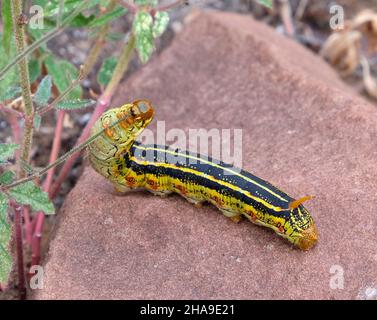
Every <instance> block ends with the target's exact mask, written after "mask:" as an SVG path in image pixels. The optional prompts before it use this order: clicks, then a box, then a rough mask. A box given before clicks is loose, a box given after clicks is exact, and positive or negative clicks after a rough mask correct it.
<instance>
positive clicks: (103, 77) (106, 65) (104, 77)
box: [97, 57, 117, 87]
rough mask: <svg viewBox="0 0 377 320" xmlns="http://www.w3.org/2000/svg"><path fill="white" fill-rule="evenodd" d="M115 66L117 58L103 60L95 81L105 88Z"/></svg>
mask: <svg viewBox="0 0 377 320" xmlns="http://www.w3.org/2000/svg"><path fill="white" fill-rule="evenodd" d="M116 64H117V58H115V57H108V58H106V59H104V60H103V63H102V66H101V69H100V70H99V72H98V76H97V81H98V83H99V84H100V85H102V86H104V87H105V86H106V85H107V84H108V83H109V81H110V79H111V76H112V75H113V72H114V69H115V66H116Z"/></svg>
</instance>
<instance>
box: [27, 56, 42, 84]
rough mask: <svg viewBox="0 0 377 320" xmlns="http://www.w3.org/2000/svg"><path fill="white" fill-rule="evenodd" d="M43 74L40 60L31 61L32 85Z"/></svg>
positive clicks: (30, 74) (30, 76) (30, 75)
mask: <svg viewBox="0 0 377 320" xmlns="http://www.w3.org/2000/svg"><path fill="white" fill-rule="evenodd" d="M40 74H41V63H40V61H39V60H38V59H33V58H32V59H30V60H29V78H30V83H33V82H34V81H35V80H37V79H38V77H39V75H40Z"/></svg>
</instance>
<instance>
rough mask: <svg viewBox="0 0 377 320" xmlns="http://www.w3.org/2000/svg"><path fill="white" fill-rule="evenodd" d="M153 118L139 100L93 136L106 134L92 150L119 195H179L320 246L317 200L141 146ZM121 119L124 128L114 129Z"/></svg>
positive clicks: (304, 245)
mask: <svg viewBox="0 0 377 320" xmlns="http://www.w3.org/2000/svg"><path fill="white" fill-rule="evenodd" d="M153 114H154V110H153V107H152V105H151V103H150V102H149V101H147V100H137V101H135V102H133V103H131V104H126V105H124V106H122V107H120V108H115V109H112V110H109V111H107V112H105V113H104V114H103V115H102V116H101V118H100V119H98V120H97V122H96V123H95V125H94V126H93V128H92V134H94V133H96V132H98V131H99V130H103V129H104V128H105V131H104V134H102V135H101V136H100V137H99V138H97V139H96V140H94V141H93V142H92V143H91V144H90V145H89V146H88V150H89V159H90V163H91V165H92V166H93V168H94V169H95V170H96V171H97V172H98V173H100V174H101V175H103V176H104V177H106V178H108V179H109V180H110V181H111V182H112V183H113V184H114V186H115V188H116V189H117V190H118V191H128V190H130V189H139V188H141V189H146V190H149V191H150V192H152V193H154V194H157V195H162V196H164V195H167V194H169V193H172V192H174V193H178V194H180V195H181V196H183V197H184V198H186V199H187V200H188V201H190V202H192V203H194V204H196V205H197V206H200V204H202V203H203V202H210V203H212V204H213V205H215V206H216V207H217V208H219V209H220V210H221V212H222V213H223V214H224V215H225V216H227V217H229V218H230V219H232V220H233V221H234V222H238V221H239V220H240V219H241V218H242V217H243V216H244V217H246V218H247V219H248V220H250V221H251V222H253V223H255V224H258V225H261V226H265V227H268V228H270V229H272V230H274V231H275V232H276V233H277V234H278V235H280V236H282V237H284V238H286V239H287V240H288V241H289V242H291V243H293V244H294V245H296V246H297V247H298V248H300V249H302V250H308V249H310V248H311V247H312V246H314V245H315V244H316V242H317V229H316V225H315V223H314V221H313V218H312V217H311V215H310V213H309V212H308V210H307V209H306V208H305V207H304V206H303V205H302V203H303V202H304V201H307V200H309V199H310V198H311V197H308V196H306V197H303V198H300V199H298V200H295V199H293V198H292V197H290V196H288V195H287V194H286V193H285V192H283V191H281V190H279V189H278V188H276V187H275V186H273V185H272V184H270V183H269V182H267V181H265V180H263V179H261V178H258V177H256V176H255V175H253V174H251V173H249V172H247V171H244V170H235V169H234V168H233V167H232V166H230V165H228V164H226V163H223V162H221V161H214V160H213V159H211V158H210V157H204V156H201V155H200V154H195V153H191V152H189V151H180V150H172V149H170V148H169V147H167V146H158V145H145V144H141V143H139V142H137V141H135V139H136V137H137V136H138V135H139V134H140V133H141V132H142V131H143V129H144V128H145V127H146V126H147V125H148V124H149V123H150V122H151V120H152V118H153ZM121 118H124V120H122V121H121V122H120V123H119V125H116V126H114V127H110V125H111V123H114V122H116V121H119V119H121Z"/></svg>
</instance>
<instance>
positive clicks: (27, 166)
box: [19, 159, 34, 174]
mask: <svg viewBox="0 0 377 320" xmlns="http://www.w3.org/2000/svg"><path fill="white" fill-rule="evenodd" d="M19 162H20V166H21V169H22V170H23V171H25V172H26V173H27V174H33V173H34V169H33V167H32V166H31V165H30V164H28V163H27V162H26V161H25V160H23V159H20V160H19Z"/></svg>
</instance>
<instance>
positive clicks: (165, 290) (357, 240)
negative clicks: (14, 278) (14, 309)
mask: <svg viewBox="0 0 377 320" xmlns="http://www.w3.org/2000/svg"><path fill="white" fill-rule="evenodd" d="M136 98H148V99H150V100H151V101H152V102H153V103H154V105H155V106H156V120H165V121H166V129H167V130H168V129H170V128H182V129H184V130H185V131H186V132H187V131H188V128H219V129H221V128H231V129H234V128H242V129H243V163H244V168H245V169H246V170H249V171H251V172H253V173H255V174H256V175H258V176H261V177H263V178H265V179H267V180H269V181H271V182H272V183H274V184H276V185H277V186H279V187H280V188H281V189H283V190H285V191H286V192H288V193H289V194H291V195H292V196H294V197H299V196H302V195H305V194H313V195H316V198H315V199H314V200H312V201H310V202H308V203H307V205H306V207H307V208H308V209H309V210H310V211H311V213H312V215H313V217H314V219H315V221H316V223H317V225H318V229H319V243H318V245H317V246H316V247H315V248H313V249H312V250H310V251H308V252H302V251H300V250H297V249H295V248H293V247H292V246H290V245H289V244H288V242H286V241H285V240H283V239H281V238H279V237H277V236H276V234H274V233H273V232H270V231H269V230H267V229H265V228H261V227H257V226H255V225H253V224H251V223H249V222H247V221H244V222H242V223H240V224H234V223H232V222H231V221H230V220H229V219H227V218H225V217H224V216H223V215H221V214H220V212H219V211H218V210H217V209H215V208H214V207H212V206H205V207H204V208H202V209H198V208H196V207H194V206H193V205H191V204H190V203H188V202H187V201H185V200H184V199H182V198H180V197H179V196H170V197H168V198H167V199H161V198H159V197H155V196H153V195H150V194H148V193H142V192H140V193H132V194H127V195H124V196H119V195H116V194H115V192H114V191H113V189H112V187H111V185H110V183H109V182H107V181H106V180H105V179H103V178H102V177H100V176H99V175H98V174H96V173H95V172H94V171H93V170H92V169H91V168H87V170H86V171H85V173H84V174H83V176H82V177H81V179H80V181H79V182H78V184H77V186H76V187H75V188H74V190H73V191H72V192H71V193H70V195H69V196H68V197H67V200H66V202H65V205H64V207H63V209H62V210H61V211H60V212H59V215H60V217H61V220H60V223H59V224H58V227H57V231H56V234H55V238H54V240H53V241H52V242H51V248H50V252H49V255H48V258H47V259H46V264H45V281H44V285H45V288H44V289H43V290H40V291H38V292H36V294H35V297H34V298H36V299H100V298H101V299H102V298H104V299H148V298H149V299H168V298H171V299H191V298H196V299H309V298H315V299H345V298H350V299H357V298H361V299H364V298H368V297H369V298H376V297H375V296H374V295H373V290H372V289H373V288H375V287H376V286H377V232H376V230H377V212H376V207H377V206H376V202H377V200H376V199H377V185H376V181H377V162H376V159H377V139H376V136H377V109H376V108H375V107H374V106H373V105H371V104H369V103H367V102H365V101H364V100H363V99H361V98H360V97H358V96H356V94H353V93H352V92H351V90H350V89H349V88H348V87H346V86H345V85H344V84H343V83H342V82H341V81H340V80H338V78H337V76H336V74H335V73H334V72H333V71H332V70H331V69H330V67H328V66H327V65H326V64H325V62H323V61H321V59H320V58H318V57H316V56H314V55H313V54H312V53H310V52H308V51H307V50H305V49H304V48H302V47H300V46H299V45H297V44H296V43H294V42H293V41H291V40H288V39H286V38H284V37H282V36H279V35H277V34H275V32H274V31H273V30H271V29H269V28H268V27H266V26H264V25H262V24H260V23H257V22H255V21H253V20H252V19H251V18H250V17H248V16H240V15H235V14H224V13H201V14H199V15H198V16H196V17H195V18H193V19H192V20H191V21H190V23H189V24H188V25H187V26H186V27H185V30H184V31H183V32H182V33H181V34H179V35H178V36H177V38H176V39H175V40H174V41H173V43H172V45H171V46H170V47H169V48H168V49H166V50H165V51H164V52H163V53H162V54H161V55H160V56H159V57H156V58H155V59H154V60H153V61H152V62H151V63H150V64H149V65H147V66H146V67H145V68H143V69H142V70H141V71H140V72H138V73H137V74H135V75H134V76H133V77H132V78H131V79H130V80H129V81H127V82H126V83H124V84H123V85H122V86H121V88H119V91H118V96H117V98H116V99H115V101H114V106H117V105H120V104H122V103H124V102H128V101H132V100H134V99H136ZM151 127H153V125H151ZM339 268H342V270H343V271H344V288H343V289H332V288H331V285H330V284H331V283H332V282H331V281H333V282H334V280H331V279H332V277H333V276H334V272H335V274H337V275H339V272H340V270H341V269H339ZM332 272H333V273H332ZM336 283H337V282H336V281H335V284H336ZM338 284H339V282H338ZM368 295H369V296H368Z"/></svg>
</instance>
